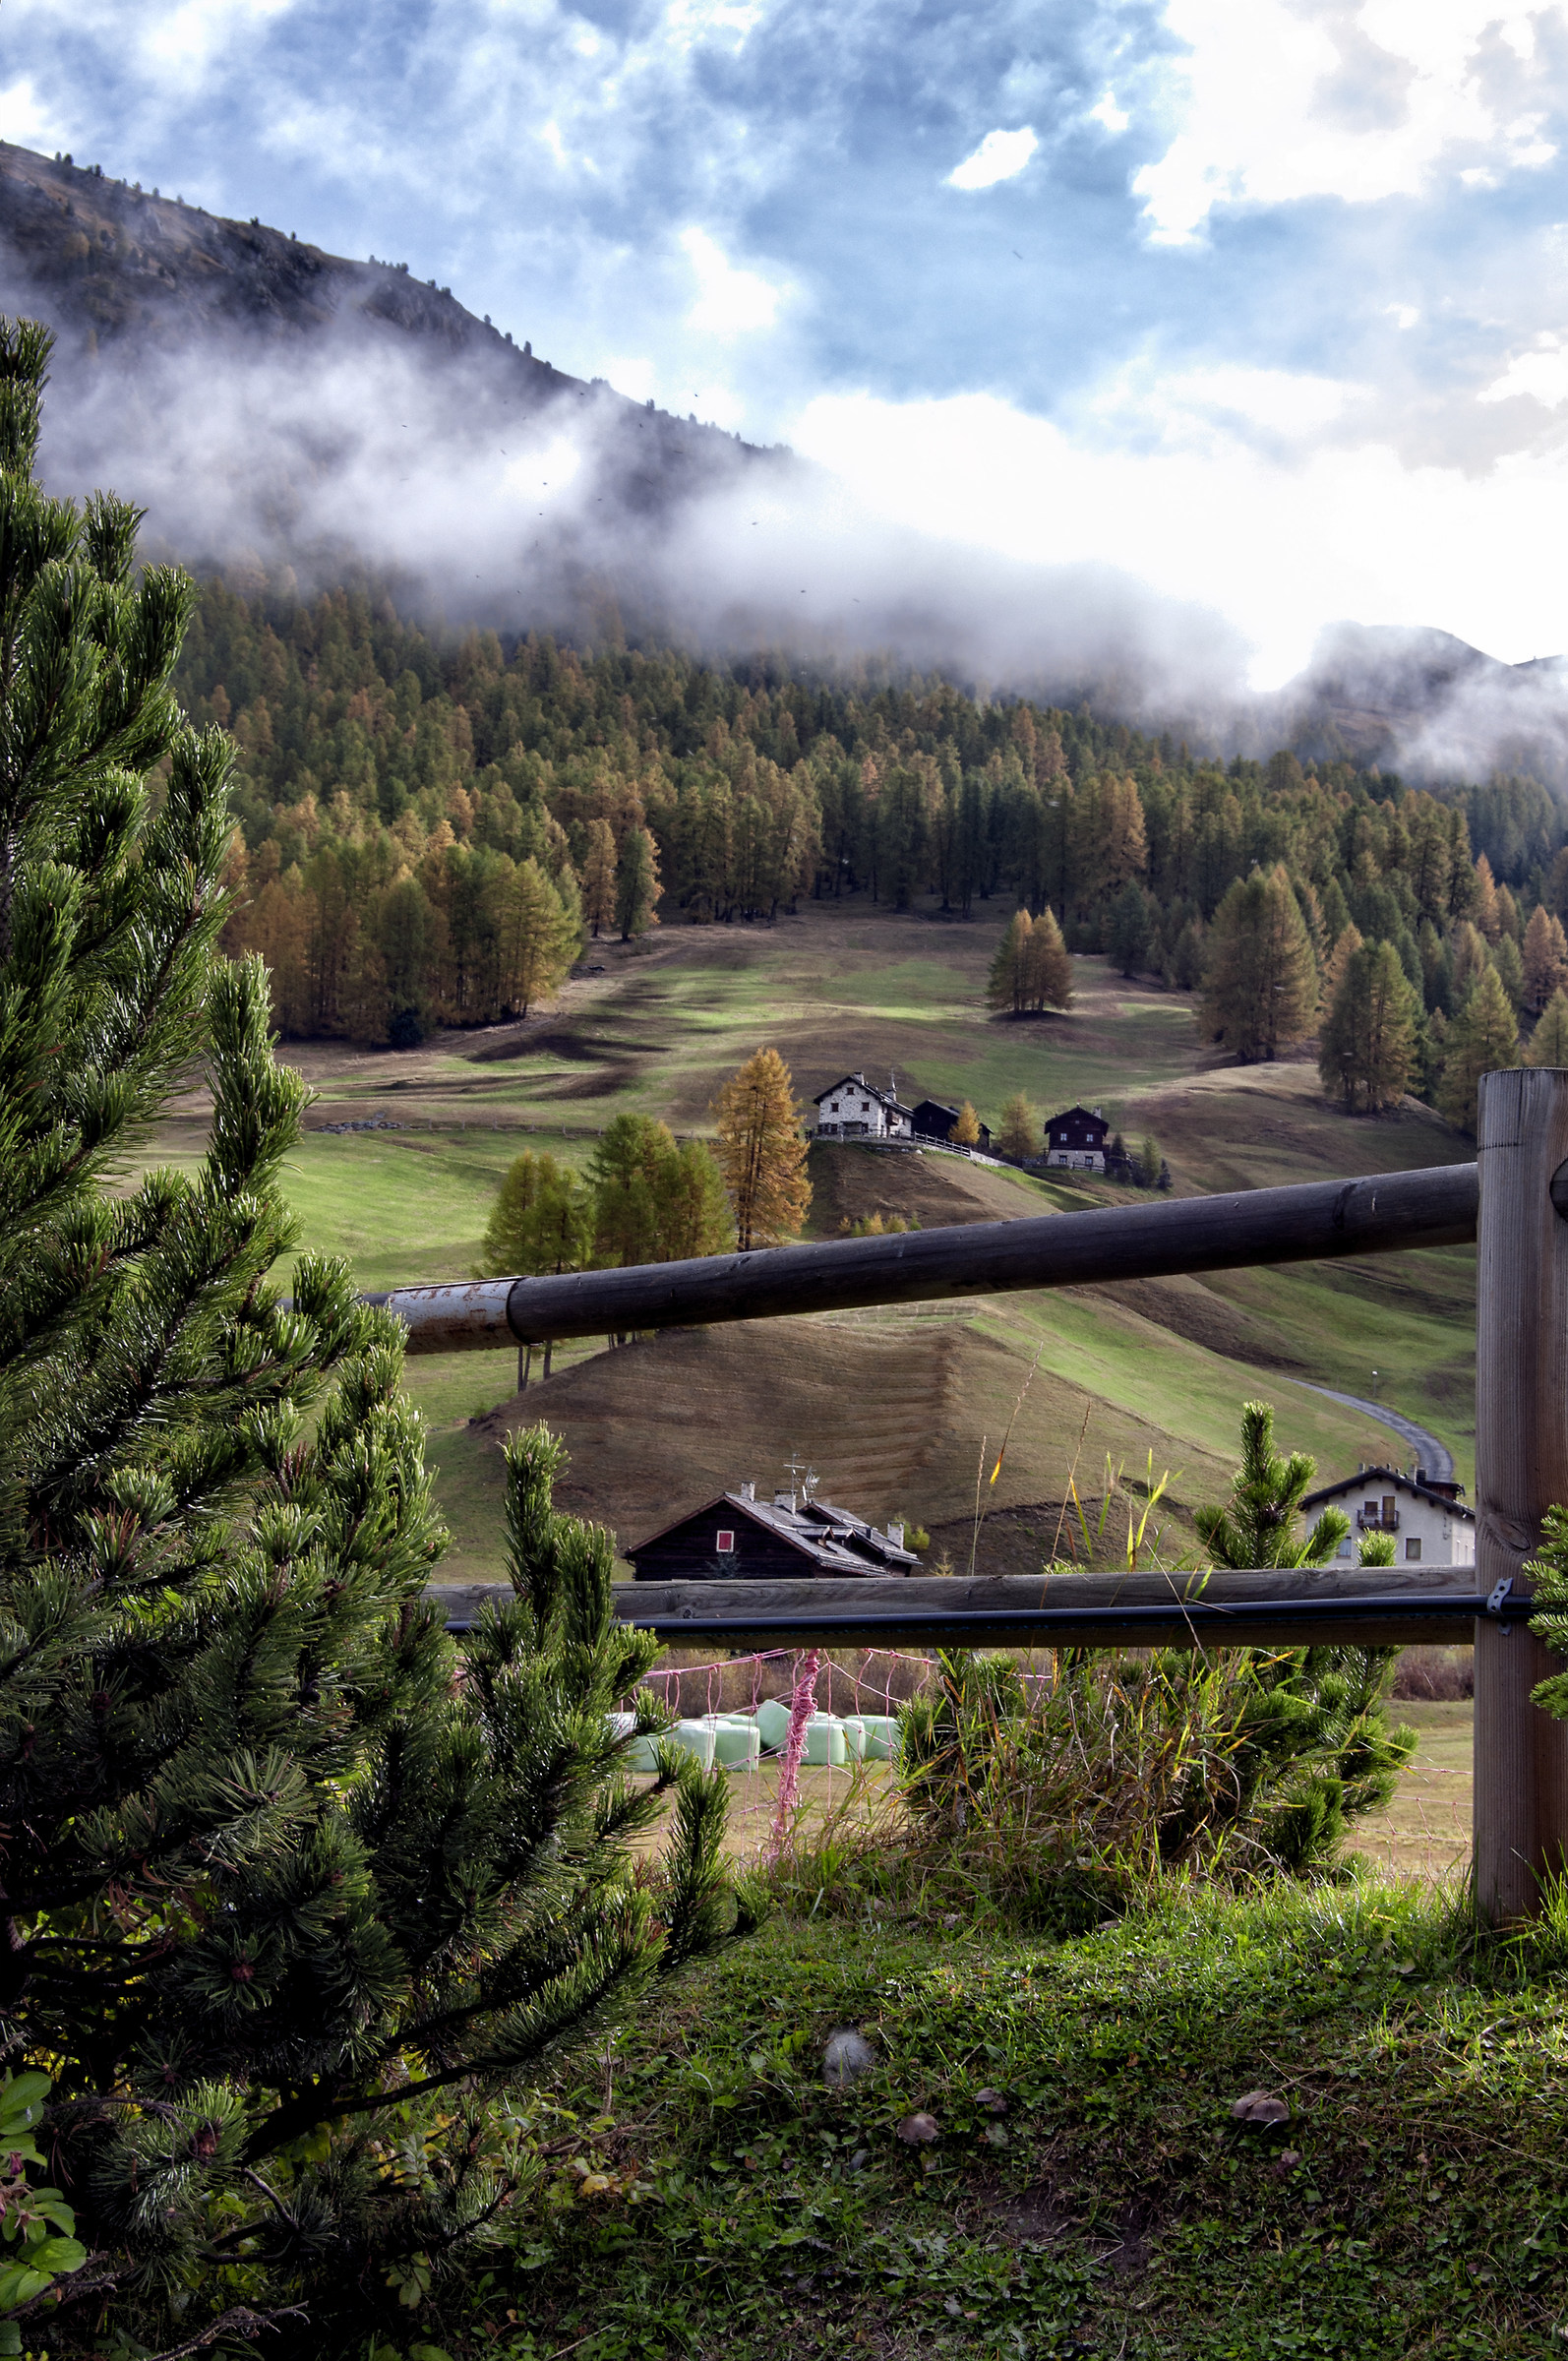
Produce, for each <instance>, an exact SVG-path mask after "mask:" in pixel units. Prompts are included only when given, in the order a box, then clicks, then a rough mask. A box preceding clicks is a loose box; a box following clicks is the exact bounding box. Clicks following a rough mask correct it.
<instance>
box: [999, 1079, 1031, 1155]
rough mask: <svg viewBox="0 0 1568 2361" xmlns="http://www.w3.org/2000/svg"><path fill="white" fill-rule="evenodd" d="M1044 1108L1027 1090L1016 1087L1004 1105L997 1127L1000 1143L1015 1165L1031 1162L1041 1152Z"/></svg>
mask: <svg viewBox="0 0 1568 2361" xmlns="http://www.w3.org/2000/svg"><path fill="white" fill-rule="evenodd" d="M1040 1138H1041V1126H1040V1110H1039V1108H1038V1107H1036V1106H1035V1105H1034V1103H1033V1102H1032V1100H1031V1099H1030V1097H1029V1095H1028V1093H1027V1091H1022V1090H1015V1091H1014V1092H1013V1094H1012V1096H1011V1098H1010V1099H1008V1100H1007V1101H1006V1102H1005V1104H1004V1105H1003V1107H1002V1111H1001V1121H1000V1123H999V1124H998V1126H997V1129H996V1146H997V1147H998V1149H999V1150H1000V1152H1001V1153H1002V1155H1003V1156H1010V1157H1011V1158H1012V1160H1013V1162H1014V1163H1015V1164H1024V1163H1027V1161H1028V1159H1029V1158H1030V1157H1031V1156H1038V1155H1039V1153H1040Z"/></svg>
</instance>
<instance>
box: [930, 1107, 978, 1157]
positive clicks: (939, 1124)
mask: <svg viewBox="0 0 1568 2361" xmlns="http://www.w3.org/2000/svg"><path fill="white" fill-rule="evenodd" d="M911 1114H912V1120H913V1122H914V1126H915V1137H916V1138H917V1139H930V1140H935V1141H936V1142H938V1143H939V1144H940V1145H941V1146H942V1147H946V1146H947V1145H948V1144H949V1143H950V1140H951V1137H952V1128H953V1125H954V1123H956V1122H957V1120H958V1116H959V1110H958V1108H956V1107H945V1106H943V1104H942V1102H941V1100H940V1099H922V1100H921V1102H920V1104H919V1106H918V1107H915V1108H914V1109H913V1110H912V1111H911ZM974 1144H975V1146H976V1147H977V1148H979V1149H980V1150H981V1151H982V1153H983V1154H985V1155H987V1156H989V1155H990V1154H991V1125H990V1124H989V1123H982V1124H981V1126H980V1137H979V1138H978V1139H977V1140H976V1141H975V1143H974Z"/></svg>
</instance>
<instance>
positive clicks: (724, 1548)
mask: <svg viewBox="0 0 1568 2361" xmlns="http://www.w3.org/2000/svg"><path fill="white" fill-rule="evenodd" d="M713 1546H714V1548H715V1549H716V1550H717V1551H718V1553H719V1555H720V1557H733V1555H734V1554H735V1528H734V1526H733V1525H721V1526H720V1527H719V1530H718V1533H717V1534H716V1536H715V1537H714V1542H713Z"/></svg>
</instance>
